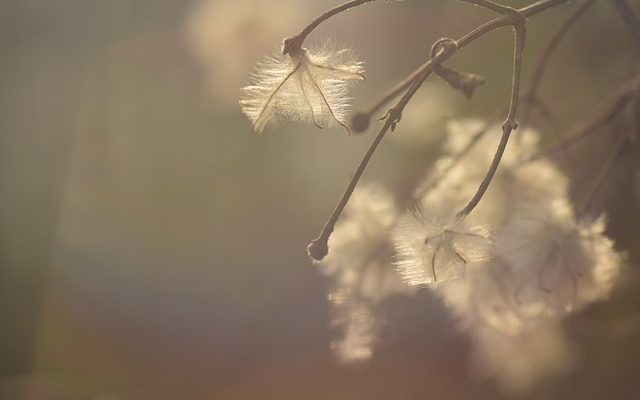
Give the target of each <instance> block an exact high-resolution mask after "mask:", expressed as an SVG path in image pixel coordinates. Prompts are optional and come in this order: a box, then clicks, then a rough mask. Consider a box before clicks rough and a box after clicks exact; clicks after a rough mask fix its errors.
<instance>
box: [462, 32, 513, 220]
mask: <svg viewBox="0 0 640 400" xmlns="http://www.w3.org/2000/svg"><path fill="white" fill-rule="evenodd" d="M513 28H514V30H515V45H514V52H513V77H512V82H511V97H510V99H509V111H508V114H507V120H506V121H505V122H504V124H503V125H502V137H501V138H500V143H499V144H498V148H497V149H496V153H495V155H494V156H493V161H492V162H491V165H490V166H489V169H488V170H487V173H486V175H485V177H484V179H483V180H482V182H481V183H480V186H479V187H478V190H477V191H476V193H475V194H474V195H473V197H472V198H471V200H470V201H469V203H468V204H467V205H466V206H465V207H464V208H463V209H462V210H460V211H459V212H458V214H457V215H456V217H457V218H464V217H466V216H467V215H469V213H470V212H471V211H473V209H474V208H475V207H476V206H477V205H478V203H479V202H480V200H481V199H482V197H483V196H484V194H485V193H486V191H487V189H488V188H489V185H490V184H491V181H492V180H493V177H494V176H495V174H496V171H497V170H498V166H499V165H500V160H501V159H502V155H503V154H504V151H505V149H506V148H507V143H508V142H509V137H510V136H511V132H512V131H513V130H514V129H517V128H518V123H517V121H516V113H517V111H518V98H519V97H520V75H521V73H522V52H523V50H524V43H525V36H526V27H525V24H524V20H521V21H520V22H519V23H515V24H514V25H513Z"/></svg>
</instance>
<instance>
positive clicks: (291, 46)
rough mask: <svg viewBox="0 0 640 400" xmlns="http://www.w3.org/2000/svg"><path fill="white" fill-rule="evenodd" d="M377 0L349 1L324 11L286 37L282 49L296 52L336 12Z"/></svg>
mask: <svg viewBox="0 0 640 400" xmlns="http://www.w3.org/2000/svg"><path fill="white" fill-rule="evenodd" d="M374 1H376V0H352V1H348V2H346V3H344V4H341V5H339V6H336V7H334V8H332V9H331V10H329V11H326V12H324V13H322V14H321V15H320V16H319V17H318V18H316V19H314V20H313V21H311V23H310V24H309V25H307V26H306V27H305V28H304V29H303V30H302V31H301V32H300V33H298V34H297V35H295V36H292V37H290V38H287V39H285V41H284V47H283V49H282V52H283V54H287V53H292V52H293V53H295V52H296V51H297V50H299V49H300V48H302V43H304V41H305V39H306V38H307V36H309V34H310V33H311V32H313V30H314V29H316V28H317V27H318V25H320V24H321V23H323V22H324V21H326V20H328V19H329V18H331V17H333V16H334V15H336V14H340V13H341V12H344V11H347V10H349V9H351V8H354V7H358V6H361V5H363V4H366V3H371V2H374Z"/></svg>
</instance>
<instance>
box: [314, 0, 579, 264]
mask: <svg viewBox="0 0 640 400" xmlns="http://www.w3.org/2000/svg"><path fill="white" fill-rule="evenodd" d="M567 1H569V0H541V1H538V2H537V3H534V4H532V5H530V6H527V7H524V8H522V9H520V10H516V12H513V13H509V14H507V15H503V16H501V17H499V18H496V19H494V20H491V21H489V22H486V23H484V24H482V25H481V26H479V27H477V28H476V29H474V30H472V31H471V32H469V33H467V34H466V35H464V36H463V37H462V38H460V39H459V40H457V41H455V44H456V46H443V47H442V50H441V51H439V52H438V54H437V55H436V57H433V58H430V59H429V60H428V61H427V62H426V63H424V64H423V65H422V66H420V67H419V68H418V69H417V70H416V71H414V72H413V73H412V74H411V76H415V78H414V79H413V80H412V81H411V85H410V86H409V88H408V89H407V91H406V92H405V94H404V95H403V96H402V98H401V99H400V100H399V101H398V103H397V104H396V105H395V106H394V107H392V108H391V109H390V110H389V112H388V113H387V118H386V120H385V123H384V125H383V126H382V128H381V130H380V132H379V133H378V135H377V136H376V138H375V139H374V141H373V143H372V144H371V146H370V147H369V150H367V153H366V154H365V156H364V158H363V159H362V161H361V162H360V164H359V165H358V168H357V169H356V172H355V173H354V175H353V177H352V178H351V181H350V182H349V184H348V185H347V188H346V189H345V191H344V193H343V195H342V197H341V198H340V201H339V202H338V205H337V206H336V208H335V209H334V211H333V213H332V214H331V216H330V217H329V219H328V220H327V222H326V223H325V225H324V227H323V228H322V231H321V232H320V235H319V236H318V237H317V238H316V239H314V240H312V241H311V243H309V246H308V247H307V251H308V253H309V256H310V257H311V258H313V259H314V260H317V261H320V260H322V259H323V258H324V256H326V255H327V253H328V251H329V246H328V244H327V242H328V240H329V236H331V233H332V232H333V229H334V227H335V224H336V222H337V220H338V218H339V217H340V214H341V213H342V210H343V209H344V207H345V206H346V204H347V202H348V201H349V198H350V197H351V194H352V193H353V190H354V189H355V187H356V184H357V183H358V180H359V179H360V177H361V176H362V173H363V172H364V170H365V168H366V166H367V164H368V162H369V160H370V159H371V157H372V156H373V153H374V152H375V150H376V148H377V147H378V144H379V143H380V141H381V140H382V138H383V137H384V136H385V135H386V133H387V132H388V131H389V129H393V128H394V127H395V125H396V124H397V122H398V121H399V120H400V117H401V115H402V111H403V110H404V107H405V106H406V105H407V103H408V102H409V100H411V98H412V97H413V95H414V94H415V92H416V91H417V90H418V88H419V87H420V86H421V85H422V83H423V82H424V80H425V79H426V78H427V77H428V76H429V75H430V74H431V73H432V72H433V70H434V67H435V66H436V65H440V64H442V62H444V61H445V60H447V59H449V58H450V57H451V56H452V55H453V54H455V53H456V52H457V51H458V50H460V49H462V48H463V47H465V46H466V45H468V44H470V43H472V42H474V41H475V40H477V39H479V38H481V37H482V36H484V35H486V34H487V33H489V32H492V31H494V30H496V29H499V28H502V27H505V26H513V27H514V29H515V30H516V45H515V51H514V54H515V55H514V74H513V82H512V92H511V98H510V101H509V114H508V116H507V121H506V122H505V123H504V125H503V135H502V139H501V143H500V145H499V146H498V149H497V151H496V155H495V156H494V160H493V163H492V165H491V167H490V168H489V171H488V172H487V175H486V176H485V179H484V180H483V183H482V184H481V185H480V187H479V188H478V192H477V193H476V195H475V196H474V198H473V199H472V200H471V202H470V203H469V204H468V205H467V207H465V208H464V209H463V210H461V211H460V213H459V215H460V214H464V215H467V214H468V213H469V212H471V210H472V209H473V208H474V207H475V206H476V205H477V202H479V201H480V199H481V198H482V196H483V195H484V192H485V191H486V189H487V188H488V186H489V183H490V182H491V179H492V178H493V175H494V174H495V171H496V170H497V168H498V164H499V163H500V159H501V158H502V154H503V153H504V149H505V148H506V144H507V142H508V139H509V135H510V134H511V131H512V130H513V129H515V128H516V126H517V123H516V121H515V114H516V110H517V107H518V95H519V90H520V69H521V60H522V49H523V46H524V34H525V28H524V21H525V19H526V18H527V17H530V16H533V15H535V14H538V13H540V12H542V11H544V10H547V9H549V8H551V7H554V6H558V5H560V4H563V3H566V2H567ZM352 3H356V2H352ZM362 3H364V2H362ZM362 3H359V4H362ZM346 4H351V3H346ZM352 6H353V5H352ZM332 15H333V14H332ZM327 18H328V17H327ZM324 19H326V18H324ZM324 19H322V20H321V21H320V22H322V21H323V20H324ZM320 22H318V24H319V23H320ZM316 26H317V24H316ZM312 29H313V28H311V30H312ZM303 32H304V31H303Z"/></svg>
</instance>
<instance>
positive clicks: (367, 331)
mask: <svg viewBox="0 0 640 400" xmlns="http://www.w3.org/2000/svg"><path fill="white" fill-rule="evenodd" d="M396 215H397V209H396V206H395V203H394V201H393V198H392V197H391V195H390V193H388V192H387V191H386V190H384V189H383V188H382V187H380V186H376V185H364V186H360V187H358V188H357V189H356V191H355V192H354V193H353V195H352V197H351V201H350V202H349V205H348V206H347V208H346V209H345V213H344V215H343V217H342V218H341V219H340V221H339V222H338V224H337V225H336V228H335V230H334V232H333V234H332V235H331V238H330V240H329V254H327V256H326V257H325V258H324V259H323V260H322V262H320V263H319V268H320V271H322V272H323V273H324V274H326V275H328V276H329V277H330V278H331V280H332V289H331V292H330V295H329V299H330V301H331V303H332V306H333V315H334V318H333V325H334V326H335V327H336V328H338V329H339V330H340V331H341V333H340V334H339V338H338V339H337V340H336V341H334V342H333V344H332V348H333V349H334V351H335V353H336V355H337V356H338V358H339V359H340V360H341V361H343V362H353V361H362V360H364V359H367V358H369V357H370V356H371V355H372V354H373V352H372V348H373V346H374V344H375V341H376V337H377V333H378V330H379V329H380V327H381V326H382V318H381V317H380V316H379V315H377V310H376V306H377V305H378V304H380V303H381V302H382V301H384V300H385V299H387V298H389V297H390V296H393V295H397V294H409V293H411V289H410V288H409V287H408V286H406V285H405V284H404V283H402V281H401V280H400V277H399V276H398V275H397V273H396V272H395V270H394V268H393V266H392V265H391V255H392V246H391V239H390V230H391V227H392V226H393V224H394V222H395V219H396Z"/></svg>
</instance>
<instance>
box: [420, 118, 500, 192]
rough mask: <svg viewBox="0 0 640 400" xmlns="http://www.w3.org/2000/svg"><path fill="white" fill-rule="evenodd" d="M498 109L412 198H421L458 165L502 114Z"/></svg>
mask: <svg viewBox="0 0 640 400" xmlns="http://www.w3.org/2000/svg"><path fill="white" fill-rule="evenodd" d="M500 111H501V112H500V113H497V112H496V113H494V115H492V116H491V117H490V118H489V119H488V120H487V122H486V123H485V124H484V126H483V127H482V128H481V129H480V130H478V132H476V133H475V134H474V135H473V137H471V140H469V143H467V145H466V146H465V147H464V148H463V149H462V150H461V151H460V152H458V153H457V154H456V155H455V156H454V157H453V158H452V160H451V163H449V165H447V166H446V167H445V168H444V169H443V170H442V171H439V173H438V174H437V175H433V176H431V177H430V178H429V180H428V181H427V183H426V184H425V185H423V186H422V187H420V188H419V189H418V190H417V191H416V193H415V194H414V198H416V199H420V198H422V197H423V196H424V195H426V194H427V193H429V192H430V191H431V189H433V188H434V187H436V186H437V185H438V184H439V183H440V182H442V180H443V179H445V178H446V177H447V176H448V175H449V173H450V172H451V171H452V170H453V169H454V168H455V166H456V165H458V164H459V163H460V161H461V160H462V159H463V158H464V157H465V156H466V155H467V154H469V152H470V151H471V150H472V149H473V148H474V146H475V145H476V144H477V143H478V142H479V141H480V139H482V137H483V136H484V135H485V134H486V133H487V132H488V131H489V128H491V125H492V124H493V123H494V122H495V121H496V120H497V118H499V116H501V115H502V110H500Z"/></svg>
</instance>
